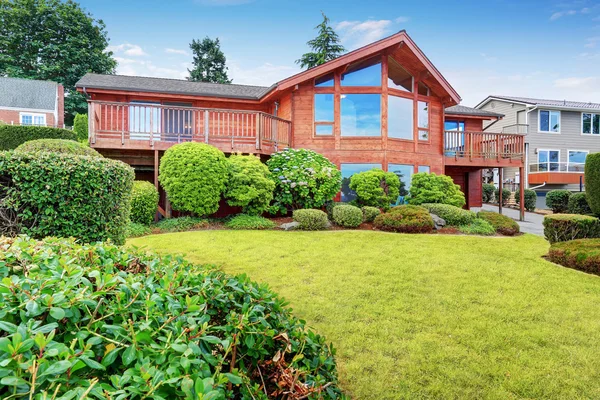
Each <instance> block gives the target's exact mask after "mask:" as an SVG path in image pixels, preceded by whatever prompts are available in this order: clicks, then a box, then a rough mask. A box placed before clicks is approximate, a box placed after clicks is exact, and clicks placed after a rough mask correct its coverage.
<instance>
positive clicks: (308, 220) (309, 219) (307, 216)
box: [293, 209, 329, 231]
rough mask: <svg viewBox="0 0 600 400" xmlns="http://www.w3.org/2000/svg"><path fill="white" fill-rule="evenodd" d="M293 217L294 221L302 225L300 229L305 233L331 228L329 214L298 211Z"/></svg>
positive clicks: (315, 211)
mask: <svg viewBox="0 0 600 400" xmlns="http://www.w3.org/2000/svg"><path fill="white" fill-rule="evenodd" d="M293 217H294V221H296V222H297V223H299V224H300V225H298V229H303V230H305V231H322V230H324V229H327V228H328V227H329V220H328V219H327V214H326V213H324V212H323V211H321V210H311V209H306V210H296V211H294V214H293Z"/></svg>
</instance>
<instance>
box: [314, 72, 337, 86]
mask: <svg viewBox="0 0 600 400" xmlns="http://www.w3.org/2000/svg"><path fill="white" fill-rule="evenodd" d="M315 86H316V87H333V74H327V75H323V76H320V77H318V78H316V79H315Z"/></svg>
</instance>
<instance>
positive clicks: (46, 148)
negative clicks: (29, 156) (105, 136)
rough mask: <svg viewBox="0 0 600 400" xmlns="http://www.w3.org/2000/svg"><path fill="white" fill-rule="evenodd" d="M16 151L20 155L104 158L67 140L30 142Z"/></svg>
mask: <svg viewBox="0 0 600 400" xmlns="http://www.w3.org/2000/svg"><path fill="white" fill-rule="evenodd" d="M15 151H17V152H20V153H23V152H28V153H62V154H73V155H77V156H90V157H102V155H101V154H100V153H98V152H97V151H96V150H94V149H92V148H91V147H89V146H87V145H85V144H82V143H79V142H76V141H74V140H65V139H37V140H30V141H28V142H25V143H23V144H21V145H19V147H17V148H16V149H15Z"/></svg>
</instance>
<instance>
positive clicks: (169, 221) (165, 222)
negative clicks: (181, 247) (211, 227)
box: [152, 217, 208, 233]
mask: <svg viewBox="0 0 600 400" xmlns="http://www.w3.org/2000/svg"><path fill="white" fill-rule="evenodd" d="M207 226H208V221H207V220H205V219H203V218H197V217H179V218H165V219H161V220H160V221H159V222H158V223H157V224H155V225H154V226H153V229H152V232H153V233H167V232H185V231H193V230H198V229H202V228H206V227H207Z"/></svg>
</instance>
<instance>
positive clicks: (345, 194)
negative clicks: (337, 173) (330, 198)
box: [340, 164, 381, 202]
mask: <svg viewBox="0 0 600 400" xmlns="http://www.w3.org/2000/svg"><path fill="white" fill-rule="evenodd" d="M373 168H381V164H342V165H341V168H340V170H341V172H342V201H343V202H350V201H352V200H355V199H356V192H355V191H354V190H352V189H350V178H351V177H352V175H354V174H357V173H359V172H363V171H368V170H370V169H373Z"/></svg>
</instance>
